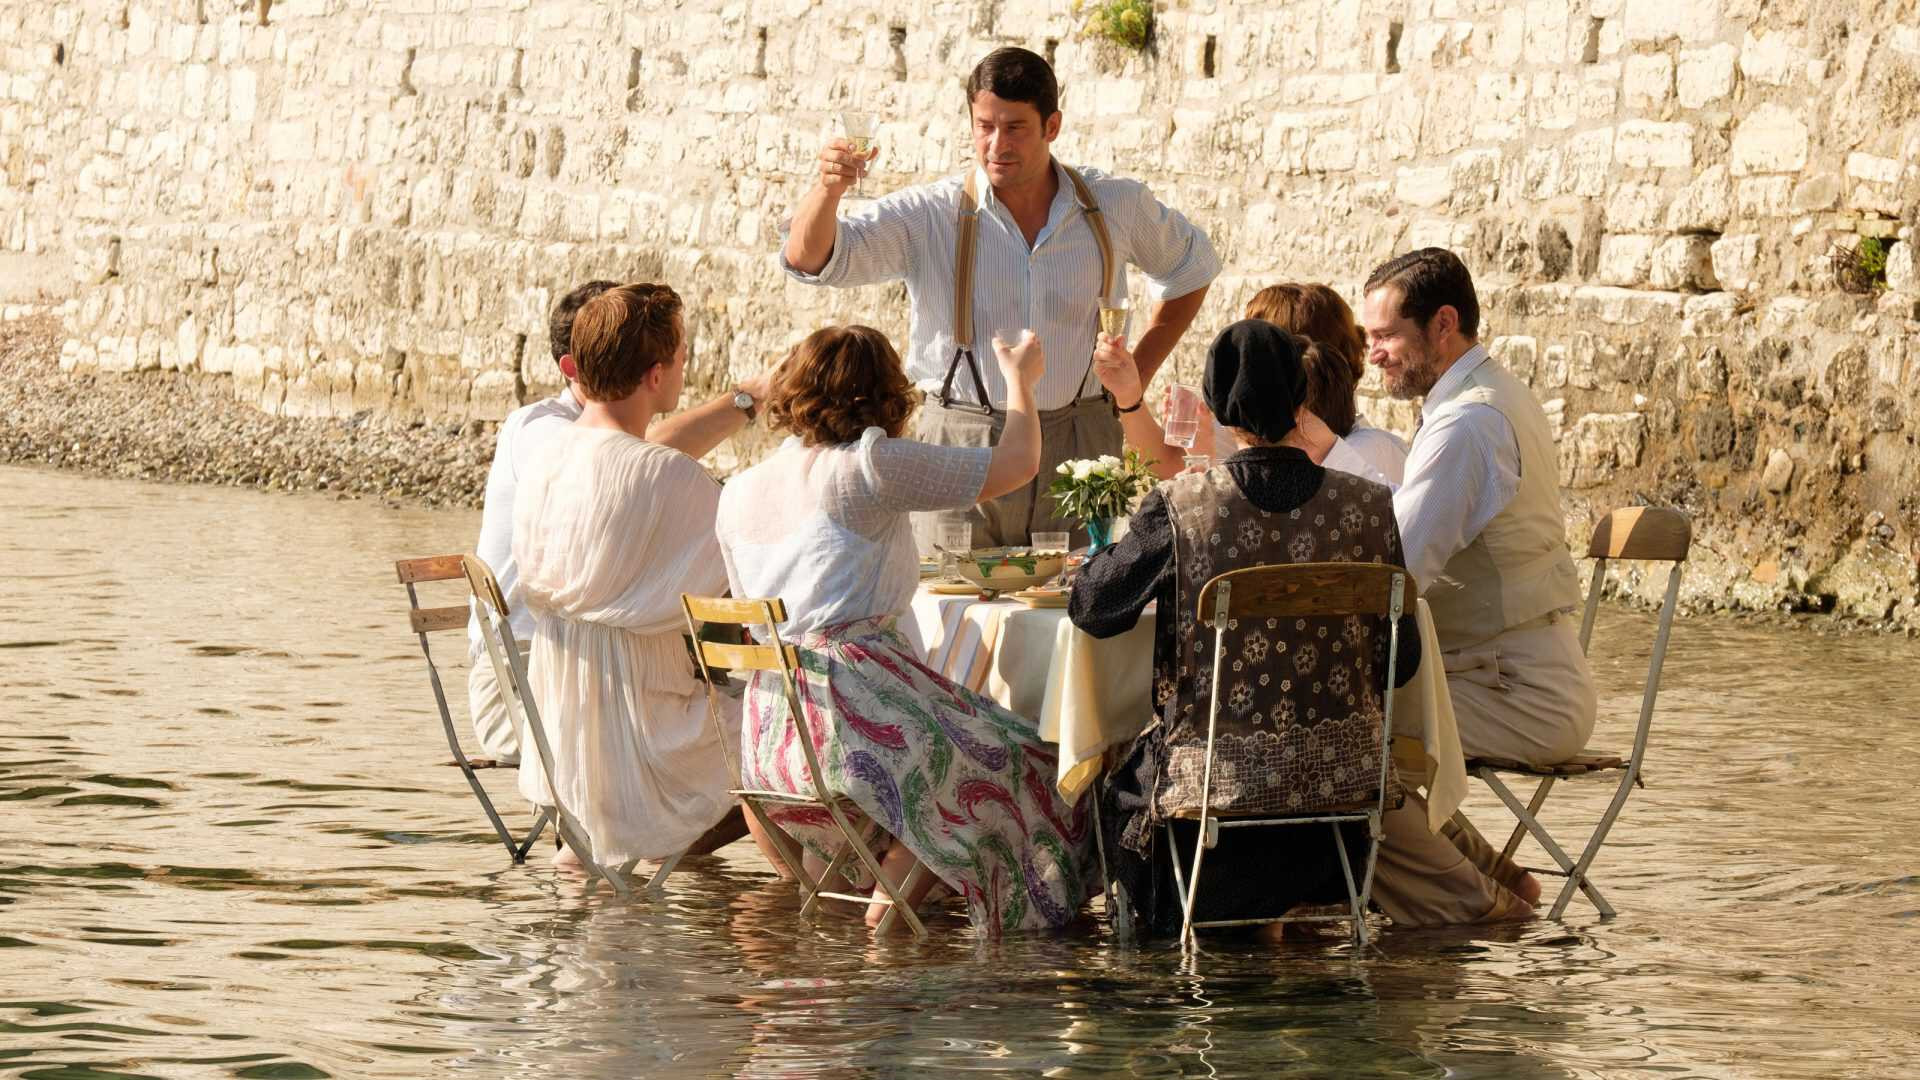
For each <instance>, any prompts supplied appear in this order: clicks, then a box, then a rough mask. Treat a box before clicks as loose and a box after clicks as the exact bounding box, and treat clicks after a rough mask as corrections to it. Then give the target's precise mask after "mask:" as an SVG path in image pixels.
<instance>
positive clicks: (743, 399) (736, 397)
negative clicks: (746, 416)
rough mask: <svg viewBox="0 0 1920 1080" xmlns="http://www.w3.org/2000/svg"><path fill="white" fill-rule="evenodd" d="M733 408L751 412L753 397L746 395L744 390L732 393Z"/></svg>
mask: <svg viewBox="0 0 1920 1080" xmlns="http://www.w3.org/2000/svg"><path fill="white" fill-rule="evenodd" d="M733 407H734V408H736V409H746V410H751V409H752V408H753V395H752V394H749V393H747V392H746V391H745V390H735V391H734V392H733Z"/></svg>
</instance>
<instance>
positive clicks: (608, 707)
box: [513, 424, 739, 864]
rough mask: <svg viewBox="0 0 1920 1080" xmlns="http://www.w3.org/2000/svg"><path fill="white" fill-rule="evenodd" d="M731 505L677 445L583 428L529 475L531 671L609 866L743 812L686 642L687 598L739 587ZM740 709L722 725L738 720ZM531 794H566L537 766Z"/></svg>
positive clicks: (555, 743)
mask: <svg viewBox="0 0 1920 1080" xmlns="http://www.w3.org/2000/svg"><path fill="white" fill-rule="evenodd" d="M719 501H720V486H719V485H718V484H716V483H715V482H714V481H713V478H712V477H710V476H708V475H707V473H706V470H704V469H702V468H701V467H700V464H699V463H698V462H696V461H694V460H693V459H692V458H690V457H688V456H686V455H685V454H682V453H680V452H679V451H678V450H673V449H669V448H667V447H664V446H660V445H657V444H654V443H649V442H646V441H645V440H642V439H637V438H634V437H633V436H631V435H628V434H626V433H624V432H619V431H612V430H606V429H601V428H589V427H582V426H580V425H578V424H574V425H572V426H570V427H568V428H567V429H566V430H565V431H563V432H558V433H556V434H555V435H554V436H553V437H552V438H551V439H550V441H549V442H548V444H547V446H545V447H544V448H542V450H541V452H540V454H539V456H538V457H537V458H536V459H535V460H534V461H533V462H532V463H531V465H530V467H529V468H528V470H527V472H526V474H525V475H524V476H522V478H521V481H520V491H519V495H518V498H517V499H516V500H515V505H514V518H513V554H514V559H515V560H516V561H517V562H518V564H519V567H520V588H521V594H522V596H523V597H524V598H525V603H526V607H527V610H528V611H529V612H530V613H531V614H532V615H533V619H534V633H533V655H532V660H531V664H530V667H529V672H528V675H529V679H530V681H531V683H532V690H533V695H534V698H535V703H536V704H537V706H538V708H539V710H540V718H541V722H542V723H543V724H544V725H545V727H546V732H547V739H548V743H549V745H550V746H551V747H552V748H553V752H554V758H555V760H554V763H553V766H554V781H555V784H556V785H557V786H558V787H559V789H560V794H561V797H562V799H563V800H564V801H565V803H566V806H567V809H568V810H570V811H571V812H573V814H574V815H575V816H577V817H578V818H579V819H580V823H581V825H582V827H584V828H585V829H586V831H587V835H588V836H589V837H590V838H591V840H592V841H593V854H594V856H595V858H597V859H599V860H600V861H601V862H603V863H612V864H618V863H622V862H625V861H626V860H628V859H658V858H663V857H665V856H668V855H671V854H673V853H675V852H677V851H680V850H681V849H683V848H685V847H686V846H687V845H688V844H689V843H691V842H692V841H693V840H695V839H696V838H698V837H699V836H700V835H701V834H702V833H705V832H706V831H707V830H708V829H710V828H712V827H713V826H714V825H716V824H718V823H719V821H720V819H721V818H723V817H725V816H726V814H727V812H728V810H729V809H730V808H731V807H732V805H733V800H732V798H731V797H730V796H729V795H728V794H727V790H728V788H729V787H731V786H732V783H731V780H730V778H729V776H728V770H727V764H726V758H725V757H724V756H723V750H722V747H721V745H720V742H719V737H718V736H717V734H716V732H715V725H714V724H713V723H712V722H711V721H710V720H709V718H708V716H707V698H706V694H705V692H704V689H703V687H702V685H701V683H700V681H699V680H698V679H696V678H694V675H693V669H692V661H691V660H690V659H689V658H688V656H687V650H686V645H685V643H684V642H683V641H682V640H681V635H682V633H683V632H684V629H685V625H686V624H685V619H684V616H683V615H682V613H681V607H680V594H681V593H683V592H687V593H693V594H695V595H699V596H717V595H719V593H720V591H721V589H723V588H724V587H725V586H726V571H725V569H724V567H723V566H722V564H721V561H720V548H719V544H718V543H717V542H716V541H715V539H714V534H713V521H714V511H715V509H716V508H717V507H718V505H719ZM721 700H722V701H726V700H727V699H725V698H722V699H721ZM737 709H738V706H737V705H735V706H734V710H733V711H730V713H729V714H727V715H723V716H722V717H720V727H721V729H722V730H735V729H737V728H738V727H739V714H738V712H737ZM527 760H528V762H529V763H531V762H532V755H529V756H528V759H527ZM520 792H521V794H523V795H525V796H526V797H527V798H528V799H529V800H531V801H532V802H534V803H536V804H538V805H543V806H545V805H551V804H552V802H553V800H552V797H551V795H550V794H549V793H548V790H547V781H546V777H545V775H544V774H543V773H542V772H541V770H540V769H538V768H522V769H521V770H520Z"/></svg>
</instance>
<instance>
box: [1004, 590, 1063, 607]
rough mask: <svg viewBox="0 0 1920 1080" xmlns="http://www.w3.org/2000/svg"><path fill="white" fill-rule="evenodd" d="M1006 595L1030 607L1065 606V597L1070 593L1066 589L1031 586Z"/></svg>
mask: <svg viewBox="0 0 1920 1080" xmlns="http://www.w3.org/2000/svg"><path fill="white" fill-rule="evenodd" d="M1008 595H1010V596H1012V597H1013V599H1015V600H1018V601H1020V602H1021V603H1023V604H1025V605H1027V606H1028V607H1030V608H1063V607H1066V606H1067V598H1068V597H1069V596H1071V595H1072V593H1071V592H1069V591H1068V590H1066V589H1040V588H1033V589H1021V590H1020V591H1019V592H1016V593H1009V594H1008Z"/></svg>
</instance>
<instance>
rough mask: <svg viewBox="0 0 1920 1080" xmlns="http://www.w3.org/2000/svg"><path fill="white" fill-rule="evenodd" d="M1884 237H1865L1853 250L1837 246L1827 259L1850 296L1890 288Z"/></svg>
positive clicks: (1837, 280)
mask: <svg viewBox="0 0 1920 1080" xmlns="http://www.w3.org/2000/svg"><path fill="white" fill-rule="evenodd" d="M1890 247H1892V245H1891V244H1890V243H1889V242H1888V241H1887V240H1886V238H1884V237H1879V236H1863V237H1861V238H1860V240H1859V242H1858V243H1856V244H1854V245H1853V246H1852V247H1850V248H1848V247H1839V246H1837V245H1836V246H1835V248H1834V249H1833V251H1832V253H1830V254H1829V255H1828V256H1827V258H1828V260H1829V261H1831V262H1832V263H1833V276H1834V280H1835V281H1836V282H1838V283H1839V285H1840V288H1841V289H1843V290H1845V291H1847V292H1851V293H1875V292H1879V291H1881V290H1882V289H1885V288H1886V287H1887V251H1888V249H1889V248H1890Z"/></svg>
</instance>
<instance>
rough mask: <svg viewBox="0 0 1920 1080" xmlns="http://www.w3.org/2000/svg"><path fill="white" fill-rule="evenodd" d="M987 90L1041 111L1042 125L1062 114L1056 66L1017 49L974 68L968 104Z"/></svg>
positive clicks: (997, 52)
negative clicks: (1056, 114) (1060, 112)
mask: <svg viewBox="0 0 1920 1080" xmlns="http://www.w3.org/2000/svg"><path fill="white" fill-rule="evenodd" d="M982 90H985V91H987V92H988V93H990V94H992V95H993V96H994V97H997V98H1000V99H1002V100H1004V101H1020V102H1025V103H1026V104H1028V105H1032V106H1033V107H1034V108H1036V109H1038V110H1040V122H1041V123H1043V124H1044V123H1046V122H1047V117H1049V116H1052V115H1053V114H1054V113H1057V112H1059V111H1060V84H1059V82H1057V81H1055V79H1054V77H1053V65H1051V64H1049V63H1047V62H1046V61H1045V60H1044V59H1042V58H1041V57H1040V54H1039V53H1035V52H1029V51H1028V50H1026V49H1022V48H1018V47H1016V46H1012V45H1009V46H1006V47H1005V48H1001V49H995V50H993V51H992V52H990V53H988V54H987V56H986V59H984V60H982V61H980V62H979V63H978V64H975V65H974V66H973V74H971V75H968V76H967V104H968V105H972V104H973V99H974V96H975V95H977V94H979V93H980V91H982Z"/></svg>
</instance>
